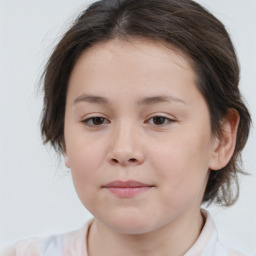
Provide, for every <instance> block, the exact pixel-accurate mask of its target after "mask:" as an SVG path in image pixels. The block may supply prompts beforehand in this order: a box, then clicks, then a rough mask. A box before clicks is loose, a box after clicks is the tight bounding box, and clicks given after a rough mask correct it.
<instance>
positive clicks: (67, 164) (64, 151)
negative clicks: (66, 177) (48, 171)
mask: <svg viewBox="0 0 256 256" xmlns="http://www.w3.org/2000/svg"><path fill="white" fill-rule="evenodd" d="M62 154H63V157H64V162H65V166H66V167H67V168H70V162H69V157H68V154H67V151H66V149H63V151H62Z"/></svg>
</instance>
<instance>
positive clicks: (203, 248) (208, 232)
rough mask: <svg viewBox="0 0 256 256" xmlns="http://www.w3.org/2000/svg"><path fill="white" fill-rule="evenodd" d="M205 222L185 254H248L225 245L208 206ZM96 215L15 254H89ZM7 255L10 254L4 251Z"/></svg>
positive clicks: (18, 247)
mask: <svg viewBox="0 0 256 256" xmlns="http://www.w3.org/2000/svg"><path fill="white" fill-rule="evenodd" d="M202 214H203V215H204V217H205V219H206V222H205V225H204V227H203V229H202V231H201V234H200V235H199V237H198V239H197V241H196V242H195V244H194V245H193V246H192V247H191V248H190V249H189V250H188V251H187V252H186V253H185V255H184V256H245V255H244V254H241V253H239V252H237V251H235V250H233V249H231V248H228V247H226V246H224V245H223V244H222V243H221V242H220V241H219V239H218V235H217V231H216V227H215V224H214V222H213V220H212V218H211V216H210V214H209V213H208V212H207V211H206V210H202ZM93 221H94V219H92V220H90V221H88V222H87V223H86V224H85V225H84V226H83V227H82V228H81V229H80V230H77V231H73V232H69V233H65V234H61V235H55V236H51V237H47V238H43V239H42V238H41V239H39V238H32V239H28V240H23V241H19V242H17V243H16V244H15V250H16V256H88V253H87V244H86V242H85V241H87V239H86V238H87V236H88V230H89V227H90V225H91V224H92V222H93ZM1 255H6V256H8V255H7V254H1Z"/></svg>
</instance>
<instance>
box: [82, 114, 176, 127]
mask: <svg viewBox="0 0 256 256" xmlns="http://www.w3.org/2000/svg"><path fill="white" fill-rule="evenodd" d="M156 118H161V119H162V121H163V119H164V123H163V124H154V123H151V124H152V125H156V126H157V127H161V126H165V125H167V124H170V123H174V122H176V120H174V119H171V118H168V117H165V116H161V115H159V116H153V117H151V118H149V119H148V120H151V119H152V120H154V119H155V120H156ZM96 119H101V120H103V123H102V124H98V125H97V124H92V122H93V121H96ZM106 120H107V119H106V118H104V117H101V116H93V117H90V118H87V119H85V120H82V123H83V124H84V125H86V126H88V127H93V128H94V127H95V128H97V127H100V126H102V125H104V122H105V121H106ZM148 120H147V121H148ZM107 123H110V122H109V121H108V122H107Z"/></svg>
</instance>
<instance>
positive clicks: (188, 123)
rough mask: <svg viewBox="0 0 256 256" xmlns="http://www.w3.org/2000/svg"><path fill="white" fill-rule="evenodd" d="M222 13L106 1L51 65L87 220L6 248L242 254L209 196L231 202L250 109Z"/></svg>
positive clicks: (184, 5)
mask: <svg viewBox="0 0 256 256" xmlns="http://www.w3.org/2000/svg"><path fill="white" fill-rule="evenodd" d="M238 82H239V67H238V63H237V58H236V54H235V51H234V48H233V45H232V43H231V40H230V38H229V35H228V33H227V31H226V30H225V28H224V26H223V24H222V23H221V22H220V21H219V20H217V19H216V18H215V17H214V16H213V15H212V14H210V13H209V12H208V11H207V10H205V9H204V8H202V7H201V6H200V5H199V4H197V3H195V2H193V1H190V0H158V1H155V0H140V1H138V0H102V1H98V2H95V3H93V4H92V5H91V6H90V7H89V8H88V9H87V10H85V11H84V12H83V13H82V14H81V16H80V17H79V18H78V19H77V20H76V22H75V23H74V24H73V26H72V27H71V28H70V29H69V30H68V31H67V32H66V34H65V35H64V36H63V38H62V39H61V41H60V42H59V44H58V45H57V47H56V49H55V50H54V52H53V53H52V55H51V57H50V59H49V62H48V64H47V66H46V69H45V73H44V93H45V97H44V109H43V117H42V123H41V128H42V134H43V138H44V141H45V143H47V142H50V143H51V144H52V145H53V147H54V148H55V149H56V150H57V151H58V152H60V153H61V154H63V155H64V158H65V164H66V166H67V167H68V168H70V169H71V173H72V178H73V182H74V186H75V188H76V191H77V194H78V196H79V198H80V200H81V202H82V203H83V205H84V206H85V207H86V208H87V209H88V210H89V211H90V212H91V213H92V215H93V216H94V218H93V219H92V220H90V221H89V222H88V223H86V224H85V225H84V227H83V228H82V229H81V230H78V231H74V232H71V233H67V234H62V235H57V236H52V237H49V238H44V239H39V238H36V239H29V240H25V241H20V242H18V243H16V244H15V246H14V247H13V248H11V249H9V251H8V252H6V255H44V256H49V255H56V256H57V255H65V256H67V255H76V256H82V255H83V256H86V255H87V256H97V255H111V256H115V255H124V256H126V255H140V256H141V255H147V256H153V255H172V256H176V255H177V256H178V255H186V256H189V255H193V256H194V255H207V256H208V255H216V256H217V255H218V256H219V255H243V254H240V253H238V252H236V251H235V250H234V249H232V248H229V247H226V246H225V245H223V244H222V243H221V241H219V239H218V236H217V232H216V230H215V226H214V223H213V220H212V219H211V216H210V215H209V213H208V212H207V211H206V210H203V209H201V204H202V203H209V204H211V203H216V204H220V205H225V206H230V205H232V204H233V203H234V202H235V201H236V199H237V195H238V187H237V188H236V189H237V190H234V187H231V184H232V183H234V182H235V183H237V174H238V173H239V172H242V171H241V170H240V169H239V165H238V157H239V155H240V153H241V150H242V149H243V147H244V145H245V143H246V141H247V137H248V134H249V128H250V114H249V112H248V110H247V108H246V106H245V105H244V103H243V102H242V99H241V95H240V92H239V89H238Z"/></svg>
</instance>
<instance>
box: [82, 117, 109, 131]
mask: <svg viewBox="0 0 256 256" xmlns="http://www.w3.org/2000/svg"><path fill="white" fill-rule="evenodd" d="M93 118H102V119H104V123H103V124H99V125H94V124H89V121H90V120H93ZM105 121H107V123H110V121H109V120H108V119H107V118H106V117H104V116H102V115H97V114H94V115H92V116H89V117H85V118H83V119H82V120H81V123H83V124H84V125H85V126H88V127H92V128H100V127H102V126H103V125H105V124H106V122H105Z"/></svg>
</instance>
